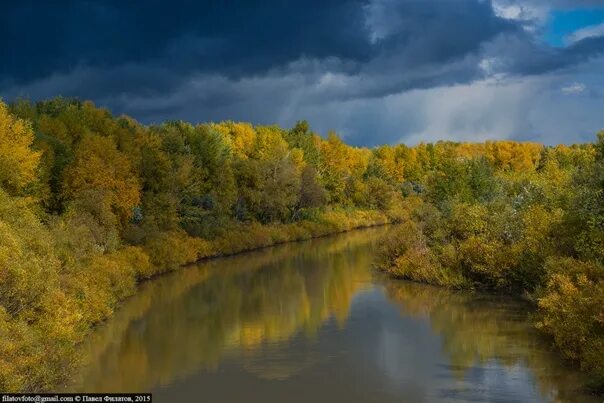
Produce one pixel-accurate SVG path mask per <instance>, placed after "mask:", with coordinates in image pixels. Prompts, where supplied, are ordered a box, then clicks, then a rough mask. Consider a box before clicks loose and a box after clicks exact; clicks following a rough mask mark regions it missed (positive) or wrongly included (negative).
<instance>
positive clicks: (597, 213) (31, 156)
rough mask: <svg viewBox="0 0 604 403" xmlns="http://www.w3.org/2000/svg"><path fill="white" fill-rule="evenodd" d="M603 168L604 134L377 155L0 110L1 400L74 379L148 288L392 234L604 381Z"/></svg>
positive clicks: (28, 106)
mask: <svg viewBox="0 0 604 403" xmlns="http://www.w3.org/2000/svg"><path fill="white" fill-rule="evenodd" d="M603 164H604V134H600V136H599V140H598V142H597V143H594V144H582V145H574V146H563V145H561V146H556V147H545V146H543V145H540V144H536V143H519V142H512V141H495V142H486V143H453V142H438V143H434V144H424V143H422V144H419V145H417V146H414V147H408V146H405V145H402V144H401V145H396V146H380V147H376V148H373V149H367V148H359V147H352V146H348V145H346V144H345V143H344V142H343V141H342V140H341V139H340V138H339V137H338V136H337V135H336V134H335V133H329V134H328V136H327V137H326V138H325V139H324V138H321V137H320V136H318V135H317V134H315V133H313V132H312V131H311V130H310V128H309V126H308V124H307V123H306V122H304V121H302V122H298V123H297V124H296V125H295V126H294V127H293V128H291V129H283V128H280V127H277V126H252V125H250V124H247V123H236V122H220V123H208V124H198V125H192V124H189V123H186V122H182V121H170V122H166V123H163V124H159V125H150V126H145V125H142V124H140V123H138V122H136V121H135V120H133V119H132V118H130V117H127V116H120V117H114V116H112V115H111V114H110V113H109V112H108V111H107V110H105V109H102V108H98V107H96V106H95V105H94V104H92V103H91V102H88V101H79V100H74V99H64V98H54V99H50V100H47V101H41V102H37V103H31V102H29V101H18V102H15V103H13V104H11V105H5V104H4V103H2V102H0V390H2V391H46V390H52V389H53V388H55V387H57V385H60V384H63V383H64V381H65V380H66V379H67V378H69V377H70V376H71V375H72V372H73V370H74V368H75V367H77V365H78V361H79V359H78V357H77V347H78V345H79V344H81V343H82V341H83V340H85V338H86V337H87V336H88V335H89V334H90V332H91V329H92V328H93V327H94V326H95V325H96V324H98V323H101V322H103V321H105V320H107V319H108V318H110V317H111V315H112V314H113V312H114V310H115V309H116V307H117V306H119V303H120V301H121V300H123V299H124V298H126V297H128V296H130V295H132V294H133V293H134V292H135V291H136V285H137V284H138V283H139V282H140V281H142V280H145V279H148V278H151V277H152V276H154V275H157V274H161V273H164V272H167V271H171V270H175V269H177V268H179V267H182V266H183V265H186V264H188V263H192V262H195V261H198V260H200V259H203V258H207V257H212V256H222V255H229V254H234V253H239V252H243V251H247V250H253V249H257V248H260V247H265V246H270V245H275V244H278V243H283V242H289V241H296V240H303V239H310V238H314V237H319V236H323V235H328V234H332V233H337V232H342V231H346V230H351V229H354V228H360V227H368V226H373V225H380V224H386V223H394V222H402V224H401V226H400V227H399V228H397V229H396V230H395V231H394V232H393V234H392V235H390V236H389V237H388V238H387V239H386V240H384V242H383V243H382V245H381V248H380V252H379V262H378V264H379V266H380V267H381V268H382V269H383V270H385V271H387V272H388V273H390V274H391V275H392V276H394V277H400V278H406V279H411V280H415V281H421V282H427V283H432V284H437V285H441V286H447V287H454V288H481V289H482V288H484V289H487V290H490V291H496V292H505V293H509V294H516V295H525V296H528V297H529V298H530V299H531V300H532V301H533V302H534V303H536V304H537V306H538V308H539V317H538V319H537V325H538V327H539V328H540V329H541V330H542V331H544V332H545V333H546V334H549V335H550V336H552V338H553V340H554V343H555V345H556V346H557V347H558V348H559V349H560V351H561V352H562V354H563V355H564V356H565V357H566V358H568V359H570V360H572V361H576V362H579V363H580V365H581V368H582V369H583V370H585V371H586V372H587V373H589V374H590V376H592V377H593V378H594V379H595V380H596V381H595V382H598V381H600V382H601V380H602V378H603V377H604V368H603V367H602V366H603V365H604V312H602V309H603V308H602V307H604V282H603V278H604V274H603V272H604V270H603V269H602V268H603V264H604V230H603V226H604V203H603V202H602V201H603V197H604V195H603V188H604V177H603V175H604V169H603V167H604V165H603Z"/></svg>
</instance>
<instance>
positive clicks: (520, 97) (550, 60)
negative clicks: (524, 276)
mask: <svg viewBox="0 0 604 403" xmlns="http://www.w3.org/2000/svg"><path fill="white" fill-rule="evenodd" d="M2 8H3V10H2V13H0V97H1V98H3V99H4V100H5V101H11V100H14V99H15V98H17V97H28V98H31V99H34V100H37V99H41V98H47V97H52V96H56V95H63V96H76V97H79V98H82V99H92V100H93V101H95V103H97V104H98V105H101V106H105V107H108V108H109V109H110V110H111V111H113V112H114V113H115V114H121V113H126V114H129V115H132V116H133V117H135V118H137V119H138V120H140V121H141V122H143V123H154V122H160V121H162V120H166V119H185V120H188V121H192V122H206V121H219V120H225V119H228V120H243V121H251V122H253V123H256V124H271V123H278V124H280V125H284V126H287V127H289V126H292V125H293V124H294V123H295V121H296V120H301V119H306V120H308V121H309V122H310V124H311V126H312V127H313V129H314V130H316V131H318V132H319V133H321V134H324V133H326V132H327V131H328V130H330V129H333V130H335V131H337V132H338V133H339V134H341V135H342V136H343V137H344V138H345V140H346V141H348V142H350V143H352V144H356V145H367V146H373V145H376V144H382V143H399V142H405V143H408V144H416V143H418V142H420V141H435V140H438V139H449V140H463V141H481V140H485V139H515V140H535V141H541V142H545V143H547V144H553V143H560V142H563V143H573V142H583V141H591V140H593V139H594V138H595V133H596V132H597V131H598V130H600V129H604V0H493V1H489V0H366V1H340V0H333V1H329V0H322V1H316V2H315V1H309V0H300V1H294V0H292V1H279V0H270V1H205V2H204V1H176V0H172V1H152V0H145V1H134V0H133V1H121V0H120V1H84V0H79V1H16V0H7V1H3V2H2Z"/></svg>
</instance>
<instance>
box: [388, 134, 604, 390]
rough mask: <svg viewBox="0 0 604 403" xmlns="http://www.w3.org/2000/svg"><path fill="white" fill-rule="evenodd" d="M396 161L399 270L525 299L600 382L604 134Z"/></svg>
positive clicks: (392, 259) (461, 148) (603, 377)
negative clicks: (413, 163)
mask: <svg viewBox="0 0 604 403" xmlns="http://www.w3.org/2000/svg"><path fill="white" fill-rule="evenodd" d="M423 147H433V148H432V150H433V152H432V153H427V154H424V155H425V157H422V164H421V166H420V169H419V170H417V171H413V176H409V175H408V174H407V175H405V172H408V171H407V170H405V168H403V176H404V182H403V192H404V193H405V195H406V198H405V202H404V206H405V207H404V209H405V210H406V211H407V213H406V219H405V220H404V223H403V224H402V225H401V226H400V227H399V228H398V229H397V231H396V233H395V234H393V235H392V236H391V237H389V238H388V239H387V240H385V242H384V243H383V244H382V247H381V250H380V253H379V265H380V266H381V267H382V268H383V269H384V270H386V271H387V272H389V273H390V274H392V275H393V276H395V277H400V278H406V279H411V280H415V281H420V282H427V283H432V284H437V285H441V286H447V287H453V288H469V289H486V290H490V291H495V292H503V293H511V294H516V295H520V296H524V297H526V298H528V299H529V300H531V301H533V302H534V304H535V305H536V306H537V308H538V310H537V315H536V317H535V324H536V326H537V327H538V328H539V329H541V330H542V331H543V332H544V333H545V334H547V335H549V336H550V337H551V338H552V339H553V342H554V344H555V345H556V346H557V347H558V349H559V350H560V351H561V352H562V354H563V355H564V356H565V357H566V358H568V359H570V360H572V361H575V362H577V363H578V364H579V365H580V367H581V368H582V369H583V370H585V371H586V372H587V373H589V374H591V375H592V378H593V380H592V381H591V382H592V384H593V386H594V387H595V388H602V387H603V386H604V132H601V133H600V134H599V135H598V139H597V141H596V142H595V143H593V144H581V145H573V146H565V145H558V146H555V147H544V146H542V145H539V144H531V143H514V142H487V143H483V144H454V143H439V144H436V145H434V146H429V145H428V146H419V148H418V149H417V151H418V152H419V150H421V149H422V148H423Z"/></svg>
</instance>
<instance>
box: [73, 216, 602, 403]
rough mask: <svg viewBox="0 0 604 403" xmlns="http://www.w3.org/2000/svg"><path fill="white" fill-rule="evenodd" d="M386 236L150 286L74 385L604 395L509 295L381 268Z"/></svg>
mask: <svg viewBox="0 0 604 403" xmlns="http://www.w3.org/2000/svg"><path fill="white" fill-rule="evenodd" d="M385 231H388V229H386V228H379V229H369V230H363V231H356V232H352V233H348V234H344V235H339V236H334V237H330V238H324V239H319V240H313V241H309V242H303V243H295V244H287V245H282V246H278V247H274V248H269V249H265V250H261V251H257V252H251V253H247V254H243V255H239V256H235V257H230V258H224V259H217V260H212V261H208V262H205V263H202V264H200V265H198V266H196V267H191V268H189V269H187V270H181V271H180V272H176V273H173V274H171V275H167V276H164V277H162V278H159V279H157V280H154V281H151V282H148V283H146V284H144V285H143V287H142V289H141V290H140V292H139V293H138V294H137V295H136V296H134V297H133V298H131V299H129V300H128V301H127V302H126V303H125V304H124V305H123V307H122V308H121V309H120V310H119V311H118V312H117V313H116V315H115V317H114V318H113V319H112V320H111V321H110V322H108V323H107V324H105V325H103V326H102V327H101V328H99V329H98V331H97V332H96V333H95V334H94V336H93V337H92V338H91V340H90V344H89V345H87V346H86V349H85V354H86V356H87V361H88V364H87V367H86V368H85V371H83V373H82V375H81V378H80V379H77V380H75V381H74V386H73V389H75V390H82V391H86V392H91V391H99V392H100V391H113V392H115V391H126V392H131V391H132V392H134V391H138V392H148V391H150V392H152V393H153V395H154V396H153V398H154V401H155V402H189V401H203V402H268V403H273V402H274V403H277V402H279V403H282V402H305V403H306V402H347V403H349V402H424V401H425V402H433V401H489V402H508V401H509V402H524V401H526V402H539V401H572V402H575V401H586V402H589V401H594V402H596V401H601V399H597V398H595V397H591V396H587V395H583V394H582V393H581V392H580V390H581V389H580V388H581V376H580V374H578V373H577V372H576V371H573V370H571V369H568V368H565V367H564V366H563V365H562V363H561V361H560V360H559V358H558V357H557V356H556V355H555V354H554V353H552V352H551V351H549V348H548V343H547V342H546V341H544V340H543V339H541V338H540V337H539V336H538V335H537V334H536V333H535V331H534V329H533V328H532V326H531V324H530V321H529V316H530V312H529V310H528V309H527V308H528V307H527V306H526V305H524V304H523V303H520V302H518V301H514V300H512V299H508V298H502V297H493V296H485V295H476V294H469V293H459V292H451V291H447V290H444V289H439V288H435V287H431V286H426V285H421V284H414V283H408V282H403V281H394V280H390V279H387V278H385V277H384V276H381V275H379V274H377V273H375V272H374V271H373V270H372V269H371V263H372V259H373V254H374V252H375V247H376V243H377V242H378V240H379V237H380V236H381V235H383V234H384V232H385Z"/></svg>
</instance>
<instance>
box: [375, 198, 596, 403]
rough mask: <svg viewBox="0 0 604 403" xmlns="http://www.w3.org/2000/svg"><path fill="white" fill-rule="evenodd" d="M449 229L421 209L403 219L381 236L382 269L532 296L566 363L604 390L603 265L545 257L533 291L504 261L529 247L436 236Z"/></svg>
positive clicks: (542, 327) (539, 322) (538, 322)
mask: <svg viewBox="0 0 604 403" xmlns="http://www.w3.org/2000/svg"><path fill="white" fill-rule="evenodd" d="M421 208H425V206H423V207H419V209H421ZM416 213H417V212H416ZM447 227H448V228H451V224H450V223H446V222H444V220H443V219H442V218H441V219H440V222H439V223H438V224H436V223H434V222H430V221H422V220H421V219H419V217H418V216H417V214H415V220H409V221H405V223H403V224H402V225H401V226H399V227H397V228H396V229H395V230H394V231H392V232H391V233H389V234H388V235H387V236H386V238H385V239H383V240H382V241H381V242H380V250H379V252H378V259H377V260H378V262H377V267H378V268H379V269H380V270H382V271H383V272H385V273H387V274H388V275H389V276H390V277H392V278H396V279H404V280H410V281H413V282H417V283H423V284H431V285H435V286H439V287H443V288H449V289H456V290H471V291H479V292H486V293H490V294H500V295H508V296H511V297H515V298H517V299H519V300H520V299H522V300H524V301H528V302H529V303H530V304H531V305H532V306H533V307H534V309H535V314H534V315H531V320H532V323H533V326H534V327H535V328H537V329H538V330H539V331H540V332H541V334H542V335H544V336H545V337H546V340H549V342H550V343H551V344H552V345H553V347H554V348H555V349H556V350H557V351H558V353H559V354H560V355H561V356H562V357H563V358H564V359H565V360H566V362H567V364H569V365H571V366H574V367H578V368H580V369H581V370H582V371H583V373H584V374H585V377H586V379H587V380H588V382H586V386H587V388H588V390H589V392H591V393H594V394H597V395H602V394H604V367H603V365H604V354H603V349H602V347H603V346H604V332H603V331H602V328H603V325H604V322H603V321H602V314H603V313H604V312H603V311H602V309H603V307H604V299H603V296H604V290H603V289H602V283H601V282H599V283H598V280H597V279H598V276H599V275H600V274H599V273H600V272H599V271H598V267H597V266H596V265H593V264H591V265H590V264H589V263H586V262H578V261H575V260H573V259H570V258H566V259H560V258H554V257H552V256H548V257H546V258H545V259H544V260H545V262H544V267H543V274H542V276H543V279H542V280H540V281H541V284H542V285H539V286H537V287H534V288H532V289H527V288H524V287H515V286H510V283H512V282H513V281H514V277H515V276H519V275H524V276H526V275H527V274H522V271H520V270H523V267H522V266H519V267H518V266H517V267H514V266H511V265H510V264H509V263H508V264H507V265H506V264H505V263H504V261H505V260H507V261H513V259H518V261H519V262H522V259H521V258H518V256H519V255H521V254H522V253H526V251H525V250H523V249H521V248H520V247H518V245H516V247H514V246H505V245H500V248H498V249H493V248H491V247H489V245H485V244H482V245H481V244H479V243H478V240H477V239H475V238H474V239H472V238H470V239H463V240H461V241H460V240H455V238H453V237H451V238H449V241H448V242H447V241H443V238H444V237H442V234H440V236H438V237H437V236H436V235H434V232H432V231H435V228H447ZM453 230H455V228H454V229H453ZM457 230H458V229H457ZM445 239H446V238H445ZM482 242H484V241H482ZM470 246H472V247H473V248H475V249H478V250H472V249H470ZM515 270H517V272H515V273H514V271H515ZM524 270H526V268H524ZM499 276H501V277H499ZM498 277H499V279H498V280H495V279H497V278H498Z"/></svg>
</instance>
